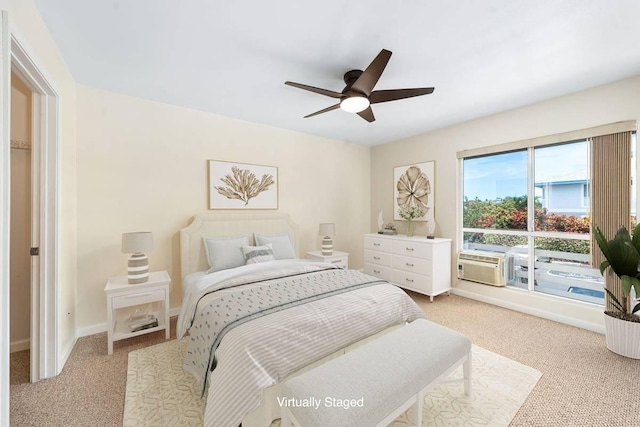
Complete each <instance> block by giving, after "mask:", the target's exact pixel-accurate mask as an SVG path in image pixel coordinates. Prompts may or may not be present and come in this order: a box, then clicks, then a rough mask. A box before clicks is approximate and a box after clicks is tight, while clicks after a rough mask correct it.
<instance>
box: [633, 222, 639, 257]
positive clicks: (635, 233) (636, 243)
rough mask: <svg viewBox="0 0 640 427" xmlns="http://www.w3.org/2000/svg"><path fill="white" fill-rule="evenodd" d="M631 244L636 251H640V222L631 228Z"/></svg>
mask: <svg viewBox="0 0 640 427" xmlns="http://www.w3.org/2000/svg"><path fill="white" fill-rule="evenodd" d="M632 242H633V246H634V247H635V248H636V251H638V252H640V223H638V225H636V227H635V228H634V229H633V239H632Z"/></svg>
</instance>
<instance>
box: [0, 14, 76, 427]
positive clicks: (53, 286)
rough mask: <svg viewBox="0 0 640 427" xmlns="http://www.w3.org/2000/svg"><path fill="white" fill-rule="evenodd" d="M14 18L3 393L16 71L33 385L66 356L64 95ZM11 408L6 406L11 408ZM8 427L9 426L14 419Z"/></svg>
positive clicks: (0, 286) (1, 119) (3, 50)
mask: <svg viewBox="0 0 640 427" xmlns="http://www.w3.org/2000/svg"><path fill="white" fill-rule="evenodd" d="M22 40H24V38H22V37H21V36H20V35H19V33H18V31H17V29H16V28H14V27H12V26H11V23H10V22H9V15H8V13H7V12H5V11H3V12H2V20H1V21H0V65H1V66H0V87H1V88H2V90H0V92H4V93H5V94H6V96H3V97H2V99H3V102H2V107H0V165H1V166H2V167H1V169H2V172H1V173H0V192H1V193H2V196H1V197H2V203H1V206H2V209H1V210H0V235H1V236H2V237H1V238H0V239H1V241H0V266H2V267H3V268H2V269H1V271H2V273H1V276H0V295H1V297H2V298H1V299H0V312H1V314H0V332H1V333H2V340H1V341H0V369H1V371H0V378H1V379H0V391H2V392H5V391H6V394H4V393H2V395H4V396H8V395H9V394H8V391H9V390H8V388H9V345H10V343H9V340H10V338H9V333H10V329H9V251H10V248H9V231H10V222H9V212H10V188H11V187H10V176H9V167H10V129H9V126H10V125H9V124H10V122H9V117H10V116H9V111H10V105H11V104H10V93H11V71H13V72H15V73H16V74H17V75H18V76H19V77H20V79H21V80H22V81H23V82H24V83H25V84H26V85H27V86H28V87H29V88H30V89H31V90H32V151H31V154H32V188H33V190H35V191H34V194H33V195H32V201H33V204H32V237H31V244H32V247H39V248H40V255H39V256H34V257H32V262H31V266H32V270H31V273H32V274H31V344H30V345H31V381H32V382H35V381H39V380H41V379H45V378H49V377H53V376H55V375H57V374H59V373H60V371H61V370H62V367H63V366H62V365H63V363H64V360H62V359H63V358H61V357H60V352H61V349H60V343H59V342H58V341H59V333H58V329H59V321H58V317H59V314H58V293H59V292H58V291H59V286H58V285H59V272H60V269H59V262H60V260H59V256H58V254H59V249H60V242H59V235H60V232H59V217H60V215H59V193H60V192H59V171H60V155H59V153H60V150H59V146H60V112H59V110H60V101H59V95H58V91H57V90H56V89H55V86H54V85H53V84H52V80H51V79H50V78H48V77H47V74H46V72H44V70H43V68H42V67H40V66H39V65H38V63H37V62H36V60H35V58H36V57H35V56H34V55H33V54H31V53H30V51H29V49H28V48H27V47H26V45H25V44H24V43H23V42H22ZM1 400H2V403H1V404H0V405H1V406H0V425H4V424H3V421H5V416H6V417H8V412H5V411H8V399H1ZM5 405H6V407H5ZM6 420H7V424H8V418H7V419H6Z"/></svg>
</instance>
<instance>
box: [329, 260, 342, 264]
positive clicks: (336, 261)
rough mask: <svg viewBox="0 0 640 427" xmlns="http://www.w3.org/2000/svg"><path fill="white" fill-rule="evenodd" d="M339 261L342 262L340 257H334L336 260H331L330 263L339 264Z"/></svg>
mask: <svg viewBox="0 0 640 427" xmlns="http://www.w3.org/2000/svg"><path fill="white" fill-rule="evenodd" d="M341 262H342V260H341V259H336V260H333V261H331V263H332V264H340V263H341Z"/></svg>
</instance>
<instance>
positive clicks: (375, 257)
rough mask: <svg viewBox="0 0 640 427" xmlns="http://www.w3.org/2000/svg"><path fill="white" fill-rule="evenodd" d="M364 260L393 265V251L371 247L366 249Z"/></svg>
mask: <svg viewBox="0 0 640 427" xmlns="http://www.w3.org/2000/svg"><path fill="white" fill-rule="evenodd" d="M364 262H370V263H372V264H378V265H384V266H387V267H391V253H389V252H379V251H372V250H370V249H365V250H364Z"/></svg>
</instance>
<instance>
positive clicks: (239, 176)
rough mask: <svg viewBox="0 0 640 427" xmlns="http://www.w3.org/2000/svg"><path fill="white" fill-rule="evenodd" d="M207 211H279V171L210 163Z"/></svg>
mask: <svg viewBox="0 0 640 427" xmlns="http://www.w3.org/2000/svg"><path fill="white" fill-rule="evenodd" d="M209 209H278V168H277V167H275V166H264V165H252V164H248V163H234V162H225V161H220V160H209Z"/></svg>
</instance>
